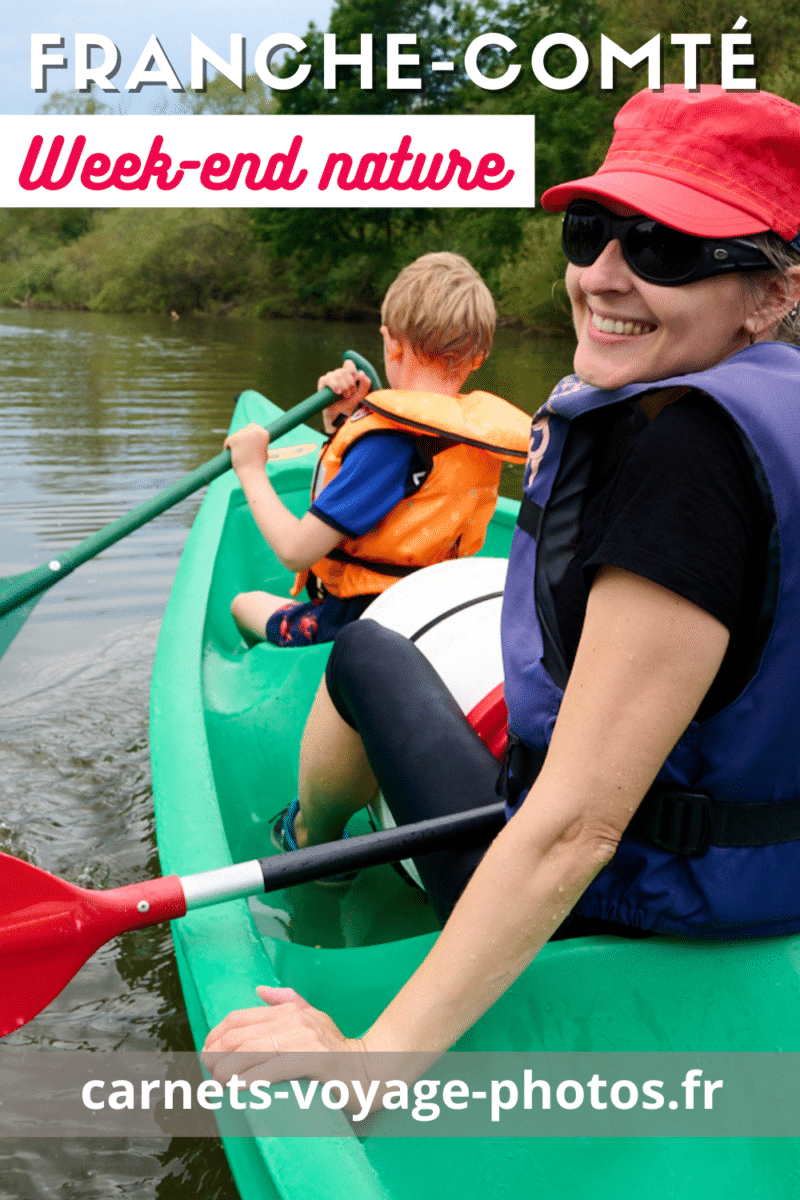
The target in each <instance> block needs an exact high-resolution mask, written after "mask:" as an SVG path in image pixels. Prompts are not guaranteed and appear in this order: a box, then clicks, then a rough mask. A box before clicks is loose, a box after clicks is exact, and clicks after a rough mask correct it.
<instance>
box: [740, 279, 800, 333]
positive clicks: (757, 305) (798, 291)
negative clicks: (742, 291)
mask: <svg viewBox="0 0 800 1200" xmlns="http://www.w3.org/2000/svg"><path fill="white" fill-rule="evenodd" d="M752 297H753V299H752V305H753V307H752V309H751V311H750V312H749V313H748V315H747V316H746V317H745V320H744V327H745V329H746V330H747V332H748V333H749V334H750V337H751V340H753V341H754V340H755V339H756V338H758V337H760V336H761V335H762V334H764V333H767V332H769V331H770V330H772V329H774V328H775V326H776V325H777V324H778V323H779V322H780V321H782V320H783V318H784V317H785V316H786V315H787V314H788V313H790V312H791V311H792V309H793V308H795V307H796V306H797V305H798V303H800V266H797V267H788V268H787V269H786V270H785V271H779V272H774V273H773V274H771V275H767V276H765V277H764V281H763V283H762V282H761V281H759V282H758V283H756V284H755V286H754V287H753V290H752Z"/></svg>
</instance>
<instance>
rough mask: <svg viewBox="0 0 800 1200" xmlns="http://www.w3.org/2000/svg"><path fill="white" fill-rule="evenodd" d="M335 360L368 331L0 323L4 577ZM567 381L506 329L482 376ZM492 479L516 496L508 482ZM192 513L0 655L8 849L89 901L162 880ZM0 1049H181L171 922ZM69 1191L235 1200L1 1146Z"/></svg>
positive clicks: (137, 1164) (191, 503)
mask: <svg viewBox="0 0 800 1200" xmlns="http://www.w3.org/2000/svg"><path fill="white" fill-rule="evenodd" d="M347 348H352V349H355V350H359V351H360V352H361V353H363V354H365V355H366V356H367V358H369V359H370V360H371V361H372V362H373V363H375V364H376V366H380V365H381V347H380V338H379V336H378V333H377V329H375V328H373V327H371V326H366V325H349V324H335V323H329V324H321V323H316V322H300V321H244V320H241V321H237V320H230V319H227V320H226V319H216V320H200V319H197V320H194V319H182V320H180V321H177V322H173V321H171V320H170V319H169V318H168V317H160V316H135V315H133V316H132V315H125V316H108V315H100V314H91V313H51V312H36V311H34V312H27V311H10V312H9V311H5V312H0V518H1V520H0V575H3V576H10V575H13V574H15V573H17V572H19V571H23V570H27V569H28V568H30V567H32V566H38V565H39V564H41V563H43V562H47V561H49V560H50V559H51V558H56V557H58V554H59V552H60V551H63V550H64V549H66V548H67V547H69V546H72V545H74V544H75V543H76V542H78V541H80V540H81V539H82V538H84V537H86V536H87V535H88V534H89V533H92V532H94V530H96V529H98V528H100V527H101V526H103V525H105V524H107V523H108V522H109V521H112V520H114V519H115V518H117V517H119V516H121V515H122V514H123V513H125V512H127V511H128V510H129V509H131V508H133V507H134V506H135V505H137V504H139V503H140V502H141V501H142V500H144V499H146V498H147V497H149V496H150V495H152V494H153V493H155V492H157V491H159V490H160V489H161V488H163V487H165V486H166V485H167V484H168V483H170V482H172V481H173V480H174V479H177V478H179V477H180V476H182V475H184V474H186V472H188V471H190V470H192V469H193V468H194V467H196V466H198V465H199V464H200V463H202V462H205V461H206V460H208V459H209V458H212V457H213V456H214V455H215V454H217V453H218V452H219V450H220V449H221V445H222V439H223V437H224V433H225V431H226V429H227V426H228V422H229V420H230V416H231V413H232V411H233V403H234V397H235V395H236V394H237V393H238V392H239V391H242V390H243V389H244V388H247V387H254V388H256V389H257V390H258V391H261V392H263V393H264V394H265V395H268V396H269V397H270V399H272V400H274V401H275V402H276V403H278V404H280V405H281V406H282V407H284V408H289V407H291V406H292V405H293V404H295V403H297V402H298V400H300V399H302V398H303V397H304V396H307V395H309V394H311V393H312V392H313V391H314V390H315V389H316V379H317V376H318V375H319V374H321V373H322V372H323V371H324V370H326V369H328V368H329V367H332V366H334V365H336V364H337V363H338V362H339V361H340V359H341V354H342V351H343V350H345V349H347ZM570 369H571V344H570V342H569V341H568V340H564V341H542V340H538V339H535V338H532V337H530V336H525V335H522V334H519V333H516V332H513V331H509V330H500V331H499V334H498V337H497V340H496V345H495V349H494V350H493V352H492V355H491V357H490V359H489V361H488V362H487V363H486V365H485V366H484V367H483V368H482V369H481V371H480V372H478V373H477V374H476V375H475V376H474V377H473V379H474V385H475V386H480V387H483V388H485V389H487V390H489V391H494V392H497V393H499V394H500V395H504V396H507V397H508V398H509V399H512V400H514V401H515V402H516V403H517V404H519V405H520V406H521V407H523V408H525V409H526V410H528V411H530V412H533V411H534V410H535V409H536V408H537V407H538V406H539V404H541V402H542V401H543V400H544V398H545V397H546V395H547V393H548V391H549V390H550V388H551V387H552V385H553V383H554V382H555V381H556V380H557V379H558V378H559V377H560V376H561V375H563V374H565V373H567V372H568V371H569V370H570ZM504 479H505V481H506V482H505V490H506V492H507V493H508V494H513V493H514V492H515V491H516V492H517V494H518V489H519V486H520V480H521V474H520V471H519V470H517V469H510V470H508V471H507V472H505V473H504ZM200 499H201V496H195V497H191V498H190V499H189V500H186V501H184V502H183V503H182V504H181V505H179V506H177V507H176V508H174V509H172V510H170V511H169V512H167V513H165V514H163V515H162V516H161V517H159V518H157V519H156V520H155V521H153V522H151V523H150V524H148V525H146V526H145V527H144V528H143V529H141V530H139V531H137V532H136V533H134V534H131V535H130V536H129V537H127V538H125V539H124V540H123V541H121V542H119V543H118V544H117V545H116V546H114V547H113V548H111V549H110V550H107V551H106V552H105V553H104V554H103V555H101V556H100V557H99V558H97V559H94V560H92V561H91V562H89V563H87V564H86V565H84V566H83V567H81V568H79V569H78V570H77V571H76V572H75V573H74V574H73V575H71V576H69V577H67V578H66V579H65V580H63V581H62V582H61V583H59V584H58V585H56V586H55V587H54V588H52V589H51V590H50V591H49V592H48V593H46V594H45V595H44V597H43V598H42V599H41V601H40V602H39V604H38V605H37V606H36V608H35V609H34V610H33V612H32V614H31V616H30V617H29V619H28V621H27V622H26V624H25V625H24V626H23V628H22V629H21V631H20V633H19V634H18V635H17V638H16V639H15V641H14V642H13V643H12V645H11V646H10V648H9V649H8V650H7V651H6V653H5V655H4V656H3V658H2V659H0V795H1V796H2V804H0V851H3V852H5V853H9V854H14V855H18V856H20V857H22V858H25V859H27V860H29V861H30V862H33V863H36V864H37V865H38V866H40V867H43V868H45V869H46V870H49V871H52V872H54V873H55V874H57V875H61V876H64V877H65V878H67V879H70V880H72V881H73V882H75V883H78V884H81V885H83V886H89V887H103V888H106V887H118V886H122V885H124V884H127V883H133V882H135V881H136V880H137V879H141V878H145V877H148V876H151V875H154V874H158V860H157V854H156V847H155V839H154V834H153V810H152V794H151V790H150V771H149V758H148V744H147V709H148V689H149V678H150V669H151V665H152V659H153V653H154V651H155V645H156V639H157V636H158V628H159V622H160V618H161V614H162V612H163V610H164V606H165V604H166V600H167V596H168V594H169V588H170V584H171V581H172V577H173V575H174V572H175V568H176V566H177V562H178V558H179V556H180V552H181V548H182V546H183V543H184V540H185V538H186V535H187V533H188V530H189V527H190V525H191V522H192V519H193V517H194V514H195V512H196V510H197V507H198V505H199V503H200ZM0 887H2V880H1V879H0ZM5 1044H6V1045H9V1044H11V1045H25V1046H36V1047H42V1048H47V1047H56V1048H59V1049H82V1050H110V1049H115V1050H163V1049H176V1050H189V1049H192V1043H191V1036H190V1033H189V1026H188V1022H187V1020H186V1017H185V1014H184V1011H183V1005H182V1000H181V994H180V988H179V984H178V978H177V972H176V969H175V966H174V961H173V957H172V942H171V938H170V934H169V929H168V927H167V926H162V927H158V928H155V929H150V930H145V931H141V932H138V933H135V934H127V935H123V936H122V937H120V938H118V939H116V940H115V941H114V942H112V943H110V944H109V945H107V946H105V947H104V948H103V949H101V950H100V951H98V953H97V954H95V955H94V957H93V958H92V959H91V960H90V962H89V963H88V964H87V965H86V966H85V967H84V968H83V970H82V971H81V972H80V973H79V975H78V976H77V977H76V978H75V979H74V980H73V981H72V983H70V984H69V985H68V986H67V988H66V989H65V991H64V992H62V994H61V995H60V996H59V997H58V998H57V999H56V1000H55V1001H54V1002H53V1003H52V1004H51V1005H50V1006H49V1007H48V1008H47V1009H46V1010H45V1011H44V1012H43V1013H41V1014H40V1015H39V1016H38V1017H36V1018H35V1019H34V1020H33V1021H31V1022H30V1024H28V1025H27V1026H25V1027H24V1028H23V1029H21V1030H19V1031H18V1032H17V1033H15V1034H13V1035H10V1036H9V1038H8V1039H6V1042H5ZM1 1052H2V1051H0V1053H1ZM75 1196H80V1197H86V1198H89V1197H92V1198H97V1200H110V1198H111V1197H123V1196H124V1197H131V1198H134V1197H135V1198H136V1200H152V1198H156V1197H157V1198H159V1200H172V1198H175V1200H182V1198H187V1200H188V1198H193V1197H197V1196H201V1197H204V1198H205V1197H214V1200H236V1196H237V1192H236V1189H235V1188H234V1185H233V1182H232V1179H231V1176H230V1173H229V1171H228V1168H227V1165H226V1162H225V1157H224V1154H223V1152H222V1150H221V1148H220V1146H219V1144H218V1143H217V1142H215V1141H208V1140H199V1139H197V1140H190V1139H185V1140H180V1139H172V1140H170V1139H168V1138H164V1139H162V1140H159V1141H156V1140H144V1139H139V1140H134V1139H127V1140H124V1139H105V1140H101V1139H83V1140H81V1139H58V1140H52V1141H46V1140H44V1139H42V1140H36V1139H30V1138H28V1139H24V1140H18V1141H13V1140H11V1139H9V1138H6V1139H0V1200H12V1198H13V1200H66V1198H68V1197H75Z"/></svg>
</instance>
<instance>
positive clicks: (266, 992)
mask: <svg viewBox="0 0 800 1200" xmlns="http://www.w3.org/2000/svg"><path fill="white" fill-rule="evenodd" d="M256 991H257V992H258V995H259V996H260V997H261V999H262V1000H263V1001H264V1002H265V1003H266V1004H267V1005H268V1007H267V1008H240V1009H238V1010H236V1011H235V1012H231V1013H228V1015H227V1017H226V1018H225V1020H224V1021H221V1022H220V1024H219V1025H217V1026H216V1027H215V1028H214V1029H212V1030H211V1032H210V1033H209V1035H208V1037H207V1038H206V1041H205V1045H204V1046H203V1052H202V1055H201V1058H202V1061H203V1064H204V1066H206V1067H207V1068H208V1070H209V1071H210V1072H211V1073H212V1075H213V1076H214V1078H215V1079H216V1080H217V1081H218V1082H219V1083H222V1084H226V1083H228V1082H229V1081H230V1080H231V1079H232V1078H233V1076H234V1075H237V1076H238V1077H239V1079H240V1080H242V1081H243V1082H245V1083H247V1084H249V1083H251V1082H253V1081H254V1080H256V1079H265V1078H266V1079H268V1080H269V1081H270V1082H271V1083H275V1082H278V1081H280V1080H284V1079H296V1078H305V1079H318V1080H320V1082H326V1081H327V1080H329V1079H348V1080H354V1079H357V1080H358V1081H359V1082H360V1083H362V1085H363V1086H362V1096H366V1095H367V1094H368V1093H370V1092H371V1098H372V1099H373V1100H374V1098H375V1095H376V1093H377V1085H376V1087H375V1088H372V1087H371V1081H370V1079H369V1073H368V1071H367V1056H366V1053H365V1051H364V1044H363V1042H362V1040H361V1039H360V1038H346V1037H345V1036H344V1034H343V1033H342V1032H341V1031H340V1030H339V1029H338V1028H337V1026H336V1024H335V1023H334V1022H333V1021H332V1020H331V1018H330V1017H329V1016H328V1015H327V1014H326V1013H324V1012H320V1011H319V1009H317V1008H314V1007H312V1005H310V1004H309V1003H308V1001H307V1000H304V999H303V997H302V996H299V995H298V994H297V992H295V991H294V990H293V989H292V988H277V987H259V988H256ZM298 1055H300V1056H301V1057H300V1058H298ZM310 1055H313V1057H309V1056H310ZM351 1091H352V1089H351ZM354 1103H355V1105H356V1108H355V1111H359V1107H360V1108H363V1101H359V1100H357V1099H356V1097H355V1095H354Z"/></svg>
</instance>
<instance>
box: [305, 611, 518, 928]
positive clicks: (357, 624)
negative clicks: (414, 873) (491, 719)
mask: <svg viewBox="0 0 800 1200" xmlns="http://www.w3.org/2000/svg"><path fill="white" fill-rule="evenodd" d="M326 682H327V685H328V692H329V693H330V697H331V700H332V701H333V705H334V707H335V708H336V711H337V712H338V713H339V715H340V716H341V718H342V720H343V721H346V722H347V724H348V725H350V726H352V728H353V729H355V730H357V731H358V733H359V734H360V736H361V740H362V742H363V743H364V749H365V750H366V752H367V757H368V758H369V761H370V764H371V766H372V769H373V771H374V772H375V777H376V779H377V780H378V784H379V785H380V789H381V791H382V793H383V796H384V799H385V800H386V803H387V804H388V806H389V809H390V811H391V813H392V816H393V817H394V819H395V821H396V822H397V824H398V825H408V824H410V823H411V822H413V821H424V820H425V819H426V818H429V817H438V816H443V815H445V814H448V813H457V812H465V811H466V810H467V809H472V808H481V807H483V806H484V805H486V804H493V803H496V802H497V795H496V794H495V790H494V785H495V781H496V779H497V775H498V769H499V768H498V764H497V760H496V759H495V758H494V756H493V755H492V754H491V753H490V752H489V751H488V750H487V749H486V747H485V746H484V744H483V742H482V741H481V740H480V738H479V737H478V736H477V734H476V733H475V731H474V730H473V729H472V727H471V725H470V724H469V722H468V721H467V720H466V718H465V716H464V714H463V713H462V712H461V710H460V708H459V707H458V705H457V704H456V702H455V700H454V699H453V697H452V695H451V694H450V692H449V691H448V690H447V688H446V687H445V686H444V684H443V683H442V680H441V678H440V676H439V675H438V674H437V673H436V671H435V670H434V668H433V667H432V666H431V664H430V663H429V662H428V660H427V659H426V658H425V656H424V655H423V654H422V653H421V652H420V651H419V650H418V649H417V647H416V646H415V645H413V644H412V643H411V642H410V641H408V639H407V638H404V637H402V636H401V635H400V634H399V633H395V632H394V631H393V630H391V629H386V628H385V627H384V626H383V625H379V624H378V623H377V621H369V620H361V621H354V622H353V623H352V625H346V626H345V628H344V629H342V630H341V632H340V633H339V634H337V637H336V641H335V642H334V644H333V650H332V651H331V656H330V658H329V659H328V669H327V672H326ZM488 844H489V843H488V841H487V842H486V844H485V845H483V846H479V847H477V848H476V849H472V850H453V851H451V850H444V851H438V852H437V853H435V854H425V855H421V856H420V857H419V859H415V865H416V867H417V870H418V871H419V874H420V878H421V880H422V882H423V884H424V886H425V891H426V892H427V894H428V896H429V897H430V900H431V903H432V904H433V906H434V909H435V910H436V913H437V916H438V917H439V919H440V920H441V921H442V922H444V921H445V920H446V919H447V917H448V916H449V914H450V911H451V909H452V908H453V906H454V904H455V903H456V901H457V900H458V897H459V896H460V895H461V892H462V890H463V888H464V886H465V884H466V883H467V880H468V879H469V877H470V875H471V874H472V872H473V871H474V870H475V868H476V866H477V865H478V863H479V862H480V860H481V859H482V858H483V855H484V854H485V852H486V848H487V846H488Z"/></svg>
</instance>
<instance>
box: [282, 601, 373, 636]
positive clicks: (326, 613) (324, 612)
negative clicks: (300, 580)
mask: <svg viewBox="0 0 800 1200" xmlns="http://www.w3.org/2000/svg"><path fill="white" fill-rule="evenodd" d="M375 598H376V597H375V595H374V594H373V595H369V596H351V597H350V598H349V599H348V600H340V599H339V597H338V596H330V595H326V596H325V597H324V598H323V599H322V600H308V601H305V602H300V603H296V602H291V601H290V602H289V603H288V604H284V605H283V606H282V607H281V608H279V609H277V611H276V612H274V613H273V614H272V616H271V617H270V618H269V620H268V621H267V641H268V642H272V643H273V645H275V646H316V645H319V644H320V643H321V642H332V641H333V639H334V638H335V637H336V634H337V633H338V632H339V630H340V629H341V628H342V626H344V625H349V624H350V622H351V621H357V620H358V618H359V617H360V616H361V614H362V613H363V612H364V610H365V609H366V608H368V607H369V605H370V604H371V603H372V601H373V600H374V599H375Z"/></svg>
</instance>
